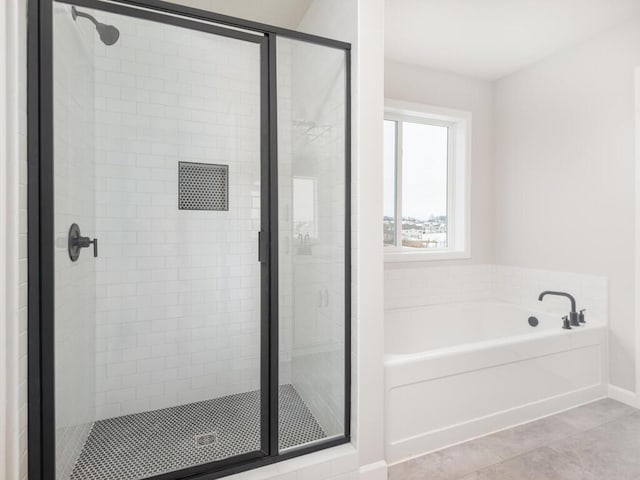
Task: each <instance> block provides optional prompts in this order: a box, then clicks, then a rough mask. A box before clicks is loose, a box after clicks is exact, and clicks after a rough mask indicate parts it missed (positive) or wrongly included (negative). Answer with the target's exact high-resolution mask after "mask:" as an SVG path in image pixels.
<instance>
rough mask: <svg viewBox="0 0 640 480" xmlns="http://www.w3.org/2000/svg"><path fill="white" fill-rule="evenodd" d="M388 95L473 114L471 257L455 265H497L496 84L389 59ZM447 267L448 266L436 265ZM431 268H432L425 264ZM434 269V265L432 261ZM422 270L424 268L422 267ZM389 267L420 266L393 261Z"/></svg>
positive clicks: (386, 85) (386, 78)
mask: <svg viewBox="0 0 640 480" xmlns="http://www.w3.org/2000/svg"><path fill="white" fill-rule="evenodd" d="M384 75H385V84H384V95H385V97H386V98H388V99H393V100H403V101H407V102H415V103H421V104H425V105H430V106H436V107H445V108H452V109H456V110H464V111H468V112H471V116H472V120H471V124H472V126H471V129H472V138H471V259H470V260H463V261H455V262H453V263H452V264H455V265H464V264H480V263H489V262H490V261H491V241H492V232H491V227H492V218H493V211H492V203H491V189H492V185H493V179H492V164H493V142H492V131H493V130H492V129H493V88H492V84H491V82H487V81H483V80H476V79H472V78H468V77H464V76H460V75H455V74H451V73H445V72H440V71H437V70H430V69H427V68H422V67H418V66H415V65H407V64H402V63H396V62H392V61H389V60H387V61H386V62H385V72H384ZM436 264H437V265H441V264H442V262H436ZM422 265H423V266H424V265H428V263H427V264H424V263H423V264H422ZM432 265H433V263H432ZM417 266H418V267H420V264H418V265H417ZM385 267H386V269H387V270H389V269H410V268H415V267H416V264H415V263H413V264H409V263H406V262H405V263H402V264H397V263H396V264H392V263H387V264H386V265H385Z"/></svg>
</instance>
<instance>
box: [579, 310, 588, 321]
mask: <svg viewBox="0 0 640 480" xmlns="http://www.w3.org/2000/svg"><path fill="white" fill-rule="evenodd" d="M586 310H587V309H586V308H583V309H582V310H580V313H579V314H578V322H580V323H587V321H586V320H585V319H584V312H585V311H586Z"/></svg>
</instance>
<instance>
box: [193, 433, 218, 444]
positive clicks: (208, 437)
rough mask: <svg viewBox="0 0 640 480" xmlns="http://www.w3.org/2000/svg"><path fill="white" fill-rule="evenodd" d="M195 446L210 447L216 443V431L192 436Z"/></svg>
mask: <svg viewBox="0 0 640 480" xmlns="http://www.w3.org/2000/svg"><path fill="white" fill-rule="evenodd" d="M194 439H195V441H196V448H203V447H210V446H211V445H217V444H218V432H211V433H204V434H202V435H196V436H195V437H194Z"/></svg>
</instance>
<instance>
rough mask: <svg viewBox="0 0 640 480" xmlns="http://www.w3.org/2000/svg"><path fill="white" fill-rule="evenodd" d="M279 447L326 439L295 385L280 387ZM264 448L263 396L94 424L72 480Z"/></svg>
mask: <svg viewBox="0 0 640 480" xmlns="http://www.w3.org/2000/svg"><path fill="white" fill-rule="evenodd" d="M279 394H280V449H281V450H283V449H286V448H289V447H294V446H298V445H302V444H305V443H309V442H313V441H316V440H321V439H323V438H326V434H325V432H324V431H323V430H322V428H321V427H320V425H319V423H318V421H317V420H316V419H315V417H314V416H313V414H312V413H311V411H310V410H309V408H308V407H307V405H306V404H305V403H304V402H303V400H302V398H300V395H298V392H297V391H296V390H295V388H294V387H293V385H281V386H280V392H279ZM259 449H260V392H259V391H257V390H256V391H252V392H246V393H240V394H236V395H229V396H226V397H220V398H215V399H212V400H206V401H202V402H196V403H190V404H187V405H180V406H177V407H171V408H165V409H162V410H154V411H151V412H142V413H136V414H133V415H126V416H122V417H116V418H109V419H106V420H100V421H97V422H95V424H94V425H93V428H92V429H91V433H90V434H89V437H88V438H87V441H86V443H85V445H84V448H83V449H82V452H81V453H80V456H79V458H78V461H77V462H76V465H75V467H74V470H73V472H72V474H71V477H70V480H136V479H144V478H148V477H152V476H154V475H159V474H162V473H165V472H170V471H175V470H180V469H183V468H188V467H191V466H194V465H200V464H203V463H210V462H215V461H218V460H223V459H225V458H229V457H233V456H236V455H241V454H243V453H249V452H252V451H256V450H259Z"/></svg>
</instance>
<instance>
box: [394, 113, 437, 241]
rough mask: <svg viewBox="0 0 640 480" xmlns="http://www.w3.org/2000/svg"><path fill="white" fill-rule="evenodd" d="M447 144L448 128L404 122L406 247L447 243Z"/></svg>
mask: <svg viewBox="0 0 640 480" xmlns="http://www.w3.org/2000/svg"><path fill="white" fill-rule="evenodd" d="M447 145H448V128H447V127H443V126H438V125H427V124H423V123H412V122H404V123H403V130H402V171H403V174H402V246H403V247H411V248H439V249H441V248H447V246H448V241H447V240H448V239H447V230H448V221H447V198H448V194H447V190H448V182H447Z"/></svg>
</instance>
